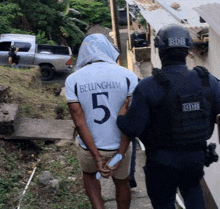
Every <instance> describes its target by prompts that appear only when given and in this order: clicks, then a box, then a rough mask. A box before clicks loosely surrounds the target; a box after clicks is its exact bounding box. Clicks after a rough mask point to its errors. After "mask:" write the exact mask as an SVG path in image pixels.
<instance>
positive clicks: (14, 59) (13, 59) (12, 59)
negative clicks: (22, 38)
mask: <svg viewBox="0 0 220 209" xmlns="http://www.w3.org/2000/svg"><path fill="white" fill-rule="evenodd" d="M18 50H19V48H18V47H15V46H14V45H12V46H11V48H10V50H9V52H8V62H9V64H10V65H11V67H12V68H19V59H20V56H18V55H17V51H18Z"/></svg>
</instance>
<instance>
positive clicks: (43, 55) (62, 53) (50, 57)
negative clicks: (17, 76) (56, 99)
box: [0, 34, 73, 80]
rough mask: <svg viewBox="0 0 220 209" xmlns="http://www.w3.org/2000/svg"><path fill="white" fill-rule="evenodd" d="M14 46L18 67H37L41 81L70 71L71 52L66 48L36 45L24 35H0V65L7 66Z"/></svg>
mask: <svg viewBox="0 0 220 209" xmlns="http://www.w3.org/2000/svg"><path fill="white" fill-rule="evenodd" d="M12 45H14V46H16V47H18V48H19V51H18V52H17V55H19V56H20V61H19V66H20V67H30V66H39V67H40V70H41V74H42V80H51V79H52V78H53V76H54V73H55V72H58V71H71V70H72V68H73V67H72V51H71V49H70V47H68V46H50V45H39V44H36V37H35V36H33V35H25V34H1V35H0V65H4V66H5V65H9V63H8V52H9V49H10V47H11V46H12Z"/></svg>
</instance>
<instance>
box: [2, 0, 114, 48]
mask: <svg viewBox="0 0 220 209" xmlns="http://www.w3.org/2000/svg"><path fill="white" fill-rule="evenodd" d="M94 11H95V12H94ZM0 21H1V25H0V34H3V33H19V34H32V35H36V37H37V43H38V44H51V45H55V44H58V45H59V44H64V45H69V46H70V47H71V48H74V47H75V46H79V45H80V43H81V42H82V39H83V38H84V36H85V34H86V32H87V30H88V28H89V26H90V25H93V24H100V25H103V26H107V27H110V26H111V18H110V11H109V8H108V6H106V5H105V3H103V2H95V1H92V0H78V1H75V0H64V1H63V2H62V3H59V2H57V1H54V0H29V1H23V0H5V1H0Z"/></svg>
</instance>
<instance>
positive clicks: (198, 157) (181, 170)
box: [117, 25, 220, 209]
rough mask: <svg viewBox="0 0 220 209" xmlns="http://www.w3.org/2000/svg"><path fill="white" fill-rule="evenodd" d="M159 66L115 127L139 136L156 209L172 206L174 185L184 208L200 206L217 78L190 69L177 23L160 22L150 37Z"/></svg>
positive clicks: (187, 39)
mask: <svg viewBox="0 0 220 209" xmlns="http://www.w3.org/2000/svg"><path fill="white" fill-rule="evenodd" d="M155 46H156V47H157V48H158V49H159V56H160V59H161V63H162V69H154V70H153V72H152V74H153V76H150V77H147V78H144V79H143V80H142V81H140V82H139V84H138V86H137V87H136V89H135V91H134V93H133V98H132V103H131V105H130V107H129V108H128V112H127V114H126V115H125V116H123V115H119V116H118V119H117V125H118V127H119V129H120V130H121V131H122V132H123V133H125V134H126V135H128V136H130V137H139V138H140V140H141V141H142V142H143V143H144V145H145V148H146V155H147V161H146V165H145V167H144V171H145V175H146V186H147V192H148V195H149V197H150V199H151V202H152V205H153V207H154V208H156V209H162V208H163V209H165V208H166V209H175V199H176V191H177V188H179V190H180V192H181V195H182V197H183V199H184V203H185V206H186V208H190V209H204V208H205V203H204V198H203V192H202V189H201V185H200V180H201V178H202V177H203V175H204V172H203V168H204V165H205V160H206V159H205V152H206V149H207V143H206V141H207V140H208V139H209V138H210V137H211V135H212V133H213V129H214V123H215V122H216V120H215V118H216V115H217V114H218V113H220V84H219V81H218V79H216V78H215V77H214V76H213V75H211V74H210V73H209V72H208V71H207V70H206V69H205V68H203V67H195V68H194V69H193V70H189V69H188V68H187V66H186V56H187V54H188V50H189V49H190V48H192V47H193V41H192V38H191V36H190V34H189V32H188V31H187V30H186V29H185V28H184V27H182V26H179V25H168V26H165V27H163V28H161V29H160V30H159V32H158V34H157V36H156V38H155Z"/></svg>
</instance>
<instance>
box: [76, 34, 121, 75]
mask: <svg viewBox="0 0 220 209" xmlns="http://www.w3.org/2000/svg"><path fill="white" fill-rule="evenodd" d="M118 56H119V52H118V50H117V48H116V47H115V46H114V45H113V44H112V43H111V42H110V41H109V40H108V39H107V38H106V37H105V36H104V35H103V34H101V33H95V34H91V35H88V36H87V37H86V38H85V39H84V40H83V42H82V44H81V46H80V49H79V54H78V58H77V62H76V66H75V68H74V70H75V71H76V70H79V69H80V68H82V67H83V66H85V65H86V64H88V63H90V62H94V61H99V60H101V61H104V62H108V63H112V64H115V63H116V60H117V58H118Z"/></svg>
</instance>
